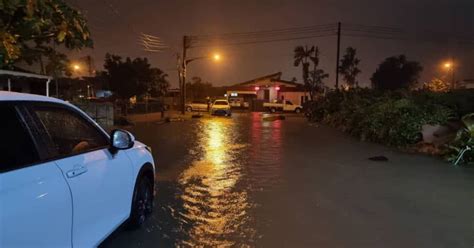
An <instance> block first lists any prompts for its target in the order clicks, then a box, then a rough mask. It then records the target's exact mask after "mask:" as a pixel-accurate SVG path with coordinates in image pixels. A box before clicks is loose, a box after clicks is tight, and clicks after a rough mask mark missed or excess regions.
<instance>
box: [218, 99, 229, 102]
mask: <svg viewBox="0 0 474 248" xmlns="http://www.w3.org/2000/svg"><path fill="white" fill-rule="evenodd" d="M215 102H227V100H226V99H217V100H215Z"/></svg>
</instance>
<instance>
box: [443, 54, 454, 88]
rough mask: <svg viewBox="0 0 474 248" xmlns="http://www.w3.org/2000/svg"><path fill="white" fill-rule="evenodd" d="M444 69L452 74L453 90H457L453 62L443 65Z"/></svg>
mask: <svg viewBox="0 0 474 248" xmlns="http://www.w3.org/2000/svg"><path fill="white" fill-rule="evenodd" d="M443 67H444V69H445V70H447V71H448V72H451V88H453V89H455V88H456V86H455V84H456V81H455V79H454V63H453V62H451V61H447V62H445V63H444V64H443Z"/></svg>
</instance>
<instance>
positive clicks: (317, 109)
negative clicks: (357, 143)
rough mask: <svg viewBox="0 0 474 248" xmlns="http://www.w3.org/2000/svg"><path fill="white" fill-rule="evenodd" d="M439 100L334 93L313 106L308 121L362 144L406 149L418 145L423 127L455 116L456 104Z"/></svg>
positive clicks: (395, 93) (411, 95)
mask: <svg viewBox="0 0 474 248" xmlns="http://www.w3.org/2000/svg"><path fill="white" fill-rule="evenodd" d="M441 99H442V98H440V96H434V95H430V94H428V93H425V92H416V93H414V92H410V91H404V90H401V91H385V92H383V91H376V90H371V89H354V90H350V91H334V92H330V93H328V94H327V95H326V97H324V98H321V99H319V100H318V101H317V102H316V103H315V104H313V105H312V107H313V115H312V116H311V119H312V120H313V121H318V122H323V123H326V124H328V125H330V126H334V127H337V128H339V129H341V130H343V131H345V132H348V133H350V134H352V135H354V136H356V137H358V138H360V139H361V140H369V141H374V142H379V143H384V144H388V145H392V146H397V147H405V146H408V145H412V144H415V143H418V142H419V141H421V138H422V135H421V128H422V126H423V125H425V124H431V125H435V124H444V123H446V122H447V121H448V120H449V119H451V118H454V117H456V116H457V115H458V114H457V113H456V111H457V110H458V109H460V108H459V107H458V103H454V101H453V103H448V102H443V101H442V100H441ZM461 105H462V104H461Z"/></svg>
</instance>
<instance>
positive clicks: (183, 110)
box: [181, 35, 189, 115]
mask: <svg viewBox="0 0 474 248" xmlns="http://www.w3.org/2000/svg"><path fill="white" fill-rule="evenodd" d="M188 45H189V44H188V37H187V36H186V35H185V36H183V57H182V58H181V63H182V64H181V73H182V74H181V78H182V79H181V104H182V106H181V113H182V114H183V115H184V114H185V113H186V50H187V49H188V48H189V47H188Z"/></svg>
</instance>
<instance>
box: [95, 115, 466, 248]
mask: <svg viewBox="0 0 474 248" xmlns="http://www.w3.org/2000/svg"><path fill="white" fill-rule="evenodd" d="M130 130H131V131H132V132H133V133H134V134H135V136H136V137H137V139H138V140H140V141H142V142H144V143H146V144H147V145H149V146H151V147H152V150H153V155H154V157H155V160H156V179H157V183H156V188H155V190H156V199H155V208H154V213H153V215H152V216H151V217H150V219H149V220H148V221H147V222H146V224H145V226H144V227H143V228H142V229H139V230H135V231H129V230H123V229H120V230H118V231H116V232H114V233H113V234H112V235H111V236H110V237H109V238H108V239H107V240H106V241H105V242H104V243H103V244H102V245H101V246H102V247H191V246H193V247H194V246H198V247H468V248H472V247H474V170H472V169H469V168H456V167H452V166H450V165H448V164H446V163H445V162H443V161H441V160H439V159H437V158H432V157H427V156H421V155H413V154H407V153H402V152H398V151H395V150H393V149H391V148H387V147H384V146H380V145H377V144H370V143H364V142H359V141H357V140H354V139H353V138H351V137H348V136H346V135H344V134H342V133H340V132H339V131H336V130H334V129H331V128H328V127H324V126H318V125H314V124H309V123H307V122H306V121H305V119H304V118H302V117H299V116H295V115H289V116H288V117H287V118H286V119H285V120H274V121H263V120H262V114H261V113H249V114H245V113H244V114H234V115H233V116H232V117H231V118H227V117H210V118H201V119H193V120H187V121H183V122H173V123H166V124H158V123H140V124H137V125H136V126H134V127H131V128H130ZM379 155H383V156H386V157H387V158H388V159H389V160H388V161H387V162H374V161H369V160H368V159H367V158H369V157H372V156H379Z"/></svg>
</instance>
